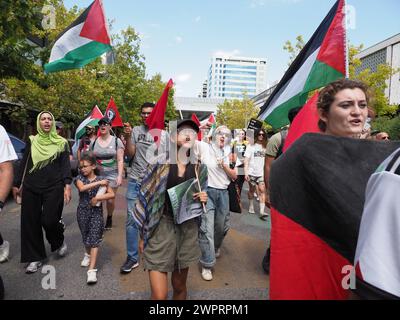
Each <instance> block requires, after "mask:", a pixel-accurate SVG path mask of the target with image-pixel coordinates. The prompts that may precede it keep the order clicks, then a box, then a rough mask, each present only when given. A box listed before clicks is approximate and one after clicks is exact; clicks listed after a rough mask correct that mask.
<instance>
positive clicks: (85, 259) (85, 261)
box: [81, 253, 90, 267]
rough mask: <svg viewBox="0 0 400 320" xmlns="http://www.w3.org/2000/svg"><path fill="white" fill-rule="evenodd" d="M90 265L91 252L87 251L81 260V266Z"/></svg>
mask: <svg viewBox="0 0 400 320" xmlns="http://www.w3.org/2000/svg"><path fill="white" fill-rule="evenodd" d="M89 265H90V254H87V253H85V255H84V256H83V259H82V261H81V267H89Z"/></svg>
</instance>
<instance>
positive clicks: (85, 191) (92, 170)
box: [75, 154, 115, 284]
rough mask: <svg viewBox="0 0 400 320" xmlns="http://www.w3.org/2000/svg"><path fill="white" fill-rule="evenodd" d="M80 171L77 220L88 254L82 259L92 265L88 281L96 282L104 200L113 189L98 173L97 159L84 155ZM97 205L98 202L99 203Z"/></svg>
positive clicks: (77, 180) (85, 264)
mask: <svg viewBox="0 0 400 320" xmlns="http://www.w3.org/2000/svg"><path fill="white" fill-rule="evenodd" d="M79 168H80V170H81V174H80V175H79V176H78V177H77V178H76V180H75V185H76V187H77V188H78V190H79V204H78V210H77V219H78V224H79V229H80V230H81V233H82V239H83V244H84V245H85V249H86V253H85V256H84V257H83V260H82V262H81V266H82V267H89V270H88V272H87V283H88V284H94V283H96V282H97V269H95V267H96V260H97V254H98V250H99V245H100V242H101V240H102V238H103V230H104V220H103V206H102V203H101V202H102V200H109V199H113V198H115V195H114V191H113V190H112V188H111V187H110V186H109V185H108V181H107V180H102V179H100V178H99V177H98V176H97V175H96V158H95V157H94V156H93V155H91V154H84V155H83V156H82V158H81V161H80V162H79ZM100 187H105V188H106V191H105V193H104V194H101V195H98V191H99V188H100ZM97 204H99V205H98V206H97Z"/></svg>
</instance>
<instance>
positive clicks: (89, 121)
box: [75, 106, 103, 140]
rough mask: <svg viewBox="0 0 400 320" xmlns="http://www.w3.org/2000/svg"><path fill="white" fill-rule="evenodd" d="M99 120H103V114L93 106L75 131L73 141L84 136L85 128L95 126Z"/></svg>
mask: <svg viewBox="0 0 400 320" xmlns="http://www.w3.org/2000/svg"><path fill="white" fill-rule="evenodd" d="M101 118H103V114H102V113H101V111H100V109H99V107H98V106H94V107H93V109H92V111H91V112H90V114H89V115H88V116H87V117H86V118H85V120H83V121H82V122H81V124H80V125H79V126H78V128H77V129H76V133H75V140H78V139H80V138H82V137H83V136H84V135H85V133H86V130H85V127H86V126H93V127H95V126H97V125H98V123H99V120H100V119H101Z"/></svg>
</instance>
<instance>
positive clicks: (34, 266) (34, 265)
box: [26, 261, 42, 273]
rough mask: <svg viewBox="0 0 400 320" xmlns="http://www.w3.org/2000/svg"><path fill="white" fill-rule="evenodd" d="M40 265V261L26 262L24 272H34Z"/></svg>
mask: <svg viewBox="0 0 400 320" xmlns="http://www.w3.org/2000/svg"><path fill="white" fill-rule="evenodd" d="M41 266H42V263H41V262H40V261H34V262H31V263H30V264H28V266H27V267H26V273H35V272H36V271H38V270H39V268H40V267H41Z"/></svg>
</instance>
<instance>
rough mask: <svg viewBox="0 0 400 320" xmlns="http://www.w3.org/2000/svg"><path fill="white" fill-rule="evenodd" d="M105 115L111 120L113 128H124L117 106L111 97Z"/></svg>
mask: <svg viewBox="0 0 400 320" xmlns="http://www.w3.org/2000/svg"><path fill="white" fill-rule="evenodd" d="M105 115H106V116H107V117H108V118H109V119H110V120H111V127H123V126H124V124H123V123H122V119H121V116H120V115H119V112H118V109H117V105H116V104H115V102H114V99H113V98H112V97H111V99H110V102H109V103H108V107H107V109H106V113H105Z"/></svg>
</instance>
